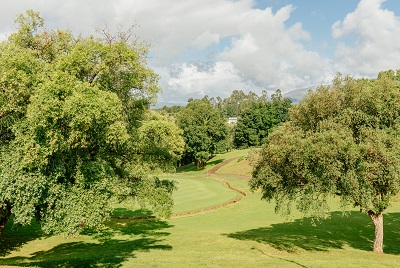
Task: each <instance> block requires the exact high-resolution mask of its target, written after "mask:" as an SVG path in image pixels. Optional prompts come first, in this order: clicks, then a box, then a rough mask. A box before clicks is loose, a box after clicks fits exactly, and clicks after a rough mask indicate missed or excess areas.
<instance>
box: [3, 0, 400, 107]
mask: <svg viewBox="0 0 400 268" xmlns="http://www.w3.org/2000/svg"><path fill="white" fill-rule="evenodd" d="M27 9H33V10H35V11H38V12H40V15H41V16H42V17H43V18H44V19H45V23H46V25H47V27H48V28H52V29H57V28H61V29H70V30H71V31H73V33H74V34H76V35H79V34H82V35H92V34H95V29H96V28H102V27H104V25H105V24H107V25H108V27H109V28H110V29H111V30H113V29H115V30H116V29H118V27H122V29H127V28H128V27H129V26H130V25H132V24H136V25H137V26H136V28H135V34H136V35H137V36H138V37H139V39H140V40H142V41H145V42H146V43H148V44H150V45H151V48H150V53H149V55H148V65H149V66H150V67H151V68H152V69H153V70H154V71H155V72H156V73H158V74H159V75H160V87H161V88H162V90H163V91H162V93H160V94H159V98H158V99H159V104H163V105H164V104H167V105H168V104H169V105H172V104H184V103H186V101H187V99H188V98H190V97H192V98H202V97H203V96H204V95H208V96H209V97H216V96H220V97H222V98H226V97H228V96H229V95H230V94H231V93H232V91H233V90H243V91H244V92H248V91H250V90H251V91H253V92H255V93H257V94H260V93H261V91H262V90H263V89H266V90H268V91H269V92H273V91H275V90H276V89H277V88H279V89H281V90H282V92H283V93H285V92H288V91H290V90H294V89H298V88H306V87H311V86H316V85H321V84H329V83H330V81H331V80H332V79H333V77H334V76H335V75H336V74H337V73H338V72H340V73H342V74H343V75H352V76H354V77H356V78H358V77H376V76H377V74H378V72H380V71H384V70H389V69H393V70H397V69H400V1H399V0H386V1H385V0H169V1H166V0H63V1H59V0H17V1H11V0H0V14H1V16H0V40H5V39H6V38H7V36H8V35H9V34H10V33H12V32H14V31H15V30H16V29H15V25H14V19H15V17H16V16H17V15H18V14H20V13H24V12H25V11H26V10H27Z"/></svg>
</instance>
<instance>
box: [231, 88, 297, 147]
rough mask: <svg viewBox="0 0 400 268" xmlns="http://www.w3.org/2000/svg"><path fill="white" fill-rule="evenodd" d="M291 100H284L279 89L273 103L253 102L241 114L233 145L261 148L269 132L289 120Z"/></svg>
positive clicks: (274, 95) (272, 100) (272, 97)
mask: <svg viewBox="0 0 400 268" xmlns="http://www.w3.org/2000/svg"><path fill="white" fill-rule="evenodd" d="M290 107H291V100H290V99H288V98H282V94H281V91H280V90H279V89H278V90H277V91H276V92H275V94H272V96H271V101H261V100H257V101H253V102H251V103H250V104H249V107H248V108H247V109H245V110H243V111H242V112H241V113H240V114H239V118H238V121H237V124H236V126H235V129H234V137H233V143H234V145H235V147H237V148H248V147H252V146H261V145H262V144H263V143H264V142H265V139H266V138H267V137H268V134H269V132H270V131H271V130H272V129H273V128H274V127H275V126H277V125H278V124H280V123H282V122H285V121H287V120H288V119H289V113H288V111H289V108H290Z"/></svg>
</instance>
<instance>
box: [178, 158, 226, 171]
mask: <svg viewBox="0 0 400 268" xmlns="http://www.w3.org/2000/svg"><path fill="white" fill-rule="evenodd" d="M224 161H225V159H217V160H213V161H208V162H207V164H206V166H205V167H202V168H197V167H196V165H195V164H187V165H185V166H181V167H178V168H177V169H176V173H186V172H193V171H205V170H207V168H209V167H210V166H212V167H215V166H216V165H218V164H221V163H222V162H224Z"/></svg>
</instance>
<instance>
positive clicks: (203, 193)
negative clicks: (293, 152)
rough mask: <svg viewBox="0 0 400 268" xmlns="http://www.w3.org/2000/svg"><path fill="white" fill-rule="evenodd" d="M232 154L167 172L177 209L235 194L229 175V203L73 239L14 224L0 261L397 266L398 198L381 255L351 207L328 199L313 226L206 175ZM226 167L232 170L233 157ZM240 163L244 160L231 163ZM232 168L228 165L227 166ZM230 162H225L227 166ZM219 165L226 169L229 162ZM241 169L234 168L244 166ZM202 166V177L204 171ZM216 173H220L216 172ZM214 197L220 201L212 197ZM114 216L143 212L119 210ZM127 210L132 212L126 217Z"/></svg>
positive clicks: (118, 223)
mask: <svg viewBox="0 0 400 268" xmlns="http://www.w3.org/2000/svg"><path fill="white" fill-rule="evenodd" d="M245 153H246V152H241V151H235V152H230V153H229V154H225V155H218V156H216V157H215V158H214V159H212V161H214V163H213V164H212V166H210V167H207V168H206V169H204V170H200V171H198V170H194V169H192V170H190V169H187V170H186V171H185V172H183V171H181V173H178V174H174V175H169V176H167V177H168V178H173V179H176V180H178V181H179V182H180V184H179V187H180V188H179V191H177V192H176V193H175V200H176V207H175V211H187V210H192V209H196V208H206V207H209V206H213V205H214V204H216V203H219V202H225V201H226V200H230V199H231V198H232V197H235V196H236V194H237V193H236V192H233V193H231V190H229V189H228V188H227V187H226V186H225V185H224V184H222V183H221V182H218V181H214V180H211V179H212V178H220V179H225V180H228V181H229V183H230V184H231V185H233V186H234V187H236V188H239V189H241V190H244V191H246V193H247V195H246V196H245V197H243V199H242V200H241V201H239V202H237V203H235V204H231V205H228V206H225V207H222V208H219V209H216V210H211V211H207V212H204V213H199V214H195V215H191V216H187V217H176V218H174V217H173V218H171V219H170V220H156V219H146V220H127V219H125V220H119V219H113V220H112V221H111V222H110V223H109V224H108V228H107V229H106V230H103V231H102V232H100V233H96V234H94V233H86V234H84V235H82V236H80V237H77V238H63V237H57V236H53V237H46V236H43V234H41V233H40V230H39V228H38V226H37V225H32V226H29V227H23V228H19V229H12V228H11V225H10V226H7V229H6V230H5V231H4V234H3V236H2V237H1V239H2V247H1V248H0V250H1V252H2V256H3V257H2V258H0V265H21V266H37V267H398V266H399V262H400V203H399V202H394V203H393V205H392V206H391V207H390V208H389V209H388V210H387V212H386V213H385V215H384V224H385V241H384V245H385V246H384V250H385V254H374V253H372V252H371V248H372V241H373V234H374V230H373V226H372V223H371V221H370V220H369V218H368V216H366V215H364V214H361V213H359V212H357V211H353V212H352V213H351V214H350V215H349V216H347V217H343V216H342V215H341V213H340V212H339V211H338V205H337V204H336V203H335V201H334V200H333V201H332V212H331V214H330V218H329V219H327V220H324V221H322V222H321V224H317V225H316V226H313V225H312V224H311V223H310V221H309V219H303V220H302V219H301V218H300V215H299V214H296V213H295V214H294V215H293V218H291V219H289V220H285V219H283V218H281V217H280V216H279V215H276V214H275V213H274V204H270V203H266V202H264V201H261V200H260V194H259V193H255V194H251V193H249V192H248V180H247V179H245V178H242V177H240V176H234V175H229V174H230V173H228V172H227V171H224V170H223V169H222V171H223V172H221V173H220V172H218V171H217V172H216V174H210V173H212V172H211V170H212V169H213V167H215V166H217V165H218V164H221V163H222V162H221V161H227V160H229V159H232V158H235V157H240V155H241V154H242V155H243V154H245ZM230 163H231V164H232V166H231V168H230V169H229V170H230V171H232V170H233V168H235V167H236V164H234V163H235V161H233V162H230ZM236 163H237V165H239V166H240V165H242V164H244V163H245V162H242V161H240V162H236ZM229 165H230V164H229ZM227 166H228V165H227ZM227 166H225V167H227ZM243 168H244V167H243V166H242V167H241V168H239V169H240V170H243ZM207 171H208V173H209V174H208V175H207ZM219 171H221V170H219ZM218 198H219V199H218ZM116 212H117V213H120V214H124V213H125V215H132V213H136V214H135V215H137V214H140V213H144V214H146V213H147V214H149V213H150V212H149V211H136V210H134V209H126V208H124V206H123V205H121V206H120V207H118V209H117V211H116ZM130 213H131V214H130Z"/></svg>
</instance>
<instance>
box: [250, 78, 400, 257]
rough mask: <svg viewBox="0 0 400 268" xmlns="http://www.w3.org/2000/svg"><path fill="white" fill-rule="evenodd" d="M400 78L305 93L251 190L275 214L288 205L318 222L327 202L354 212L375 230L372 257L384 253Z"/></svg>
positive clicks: (397, 157) (397, 156)
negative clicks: (267, 202) (332, 198)
mask: <svg viewBox="0 0 400 268" xmlns="http://www.w3.org/2000/svg"><path fill="white" fill-rule="evenodd" d="M399 116H400V73H399V72H397V74H395V73H394V72H392V71H388V72H382V73H380V74H379V76H378V78H377V79H359V80H356V79H352V78H350V77H345V78H342V77H340V76H338V77H337V78H336V79H335V80H334V81H333V84H332V85H331V86H326V87H325V86H322V87H320V88H318V89H317V90H316V91H315V92H309V93H308V95H307V96H306V97H305V99H304V100H303V101H301V102H300V104H299V105H297V106H294V107H293V108H292V110H291V111H290V119H291V120H290V121H289V122H287V123H284V124H283V125H282V126H280V127H278V128H277V129H276V130H275V131H274V132H273V133H271V134H270V135H269V137H268V140H267V143H266V144H265V146H264V147H263V149H262V151H261V152H260V156H259V159H258V161H257V163H256V164H255V167H254V170H253V178H252V180H251V182H250V184H251V188H252V189H253V190H256V189H261V191H262V194H263V198H264V199H266V200H272V199H274V200H276V210H277V211H278V212H281V213H283V214H287V213H290V210H291V208H292V205H295V206H296V207H297V209H299V210H300V211H301V212H303V213H304V214H305V215H308V216H313V217H321V216H324V215H326V213H327V212H328V211H329V207H328V198H329V197H330V196H339V198H340V201H341V203H342V205H343V207H344V208H347V207H348V206H349V205H352V206H355V207H359V208H360V210H361V211H362V212H364V213H366V214H368V215H369V217H370V218H371V220H372V221H373V222H374V224H375V241H374V247H373V249H374V251H377V252H382V251H383V245H382V243H383V216H382V212H383V211H384V210H385V209H386V208H387V207H388V206H389V204H390V201H391V198H392V197H393V196H395V195H396V194H397V193H398V192H399V190H400V174H399V169H400V139H399V138H400V137H399V134H400V132H399V131H400V120H399V118H400V117H399Z"/></svg>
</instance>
